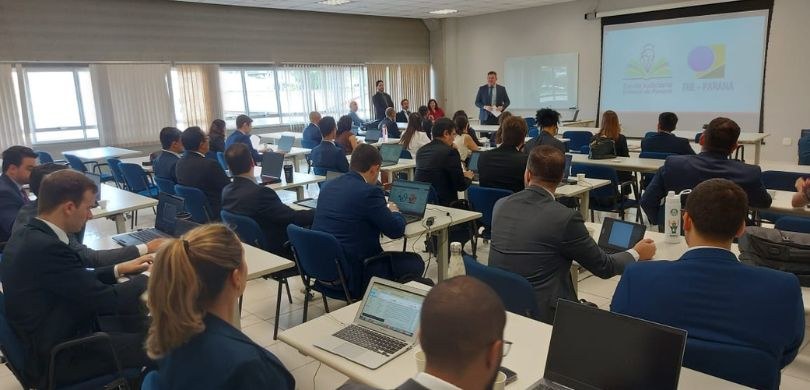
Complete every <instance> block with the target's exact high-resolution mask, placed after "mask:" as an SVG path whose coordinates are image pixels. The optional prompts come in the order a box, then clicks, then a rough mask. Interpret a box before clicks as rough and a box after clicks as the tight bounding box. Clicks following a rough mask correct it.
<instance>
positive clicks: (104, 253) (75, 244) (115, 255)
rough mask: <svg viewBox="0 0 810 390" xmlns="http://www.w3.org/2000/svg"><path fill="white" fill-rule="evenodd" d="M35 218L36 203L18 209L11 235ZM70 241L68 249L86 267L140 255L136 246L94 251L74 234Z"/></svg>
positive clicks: (118, 261) (125, 259)
mask: <svg viewBox="0 0 810 390" xmlns="http://www.w3.org/2000/svg"><path fill="white" fill-rule="evenodd" d="M36 216H37V202H36V201H33V202H31V203H29V204H27V205H25V206H23V207H22V208H21V209H20V212H19V213H18V214H17V219H16V220H15V221H14V227H13V228H12V229H11V234H14V233H16V232H17V231H18V230H22V229H23V228H25V225H28V223H29V222H31V220H33V219H34V218H36ZM68 239H69V240H70V244H69V246H70V248H71V249H73V250H74V251H76V253H78V254H79V257H80V258H81V259H82V262H83V263H84V265H85V266H86V267H90V268H93V267H104V266H108V265H115V264H118V263H121V262H124V261H127V260H132V259H134V258H136V257H138V256H140V255H141V252H140V251H139V250H138V247H136V246H125V247H123V248H115V249H107V250H98V251H97V250H94V249H90V248H88V247H87V245H84V244H82V242H81V241H80V240H79V238H78V237H77V236H76V234H72V233H68Z"/></svg>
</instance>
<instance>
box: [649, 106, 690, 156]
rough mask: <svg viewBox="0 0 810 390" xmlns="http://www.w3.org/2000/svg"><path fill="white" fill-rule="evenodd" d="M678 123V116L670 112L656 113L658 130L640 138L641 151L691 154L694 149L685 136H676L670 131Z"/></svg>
mask: <svg viewBox="0 0 810 390" xmlns="http://www.w3.org/2000/svg"><path fill="white" fill-rule="evenodd" d="M677 125H678V116H677V115H675V113H672V112H662V113H661V115H658V132H656V133H655V134H652V135H650V136H648V137H644V139H642V140H641V151H642V152H656V153H672V154H685V155H693V154H695V150H694V149H692V145H691V144H690V143H689V140H688V139H686V138H681V137H677V136H675V135H674V134H672V132H673V131H674V130H675V127H676V126H677Z"/></svg>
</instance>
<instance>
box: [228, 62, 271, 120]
mask: <svg viewBox="0 0 810 390" xmlns="http://www.w3.org/2000/svg"><path fill="white" fill-rule="evenodd" d="M251 70H260V71H270V72H272V73H273V94H274V95H275V97H276V107H275V108H276V112H275V113H272V114H268V115H261V116H258V115H256V116H254V114H253V113H252V112H251V111H250V102H249V100H250V99H249V98H248V89H247V76H246V73H247V72H248V71H251ZM219 72H239V77H240V79H241V81H242V102H243V104H244V106H245V111H244V112H243V113H244V114H247V115H248V116H250V117H251V118H252V119H253V120H254V121H256V119H269V120H272V119H277V120H278V124H267V125H261V126H256V127H257V128H262V127H270V126H278V125H282V124H284V120H283V119H282V113H281V98H280V95H279V85H278V67H277V66H276V64H267V65H245V66H239V65H226V66H220V67H219ZM219 89H220V90H219V96H220V99H222V98H223V97H224V89H223V88H222V83H221V82H220V88H219ZM223 103H224V102H223ZM222 116H223V118H222V119H223V120H225V122H226V123H228V124H230V123H231V122H233V121H234V120H236V117H233V118H230V117H228V116H227V115H226V114H225V107H224V104H223V107H222Z"/></svg>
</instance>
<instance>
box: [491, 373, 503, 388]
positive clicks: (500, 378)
mask: <svg viewBox="0 0 810 390" xmlns="http://www.w3.org/2000/svg"><path fill="white" fill-rule="evenodd" d="M504 387H506V374H504V373H503V372H502V371H498V376H497V377H495V385H494V386H492V390H503V389H504Z"/></svg>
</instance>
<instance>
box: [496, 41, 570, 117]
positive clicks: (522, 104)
mask: <svg viewBox="0 0 810 390" xmlns="http://www.w3.org/2000/svg"><path fill="white" fill-rule="evenodd" d="M578 72H579V53H562V54H546V55H538V56H531V57H508V58H506V60H505V61H504V75H503V85H504V86H505V87H506V90H507V93H508V94H509V100H510V104H509V109H510V110H537V109H540V108H555V109H567V108H571V107H576V106H577V81H578V77H577V76H578Z"/></svg>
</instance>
